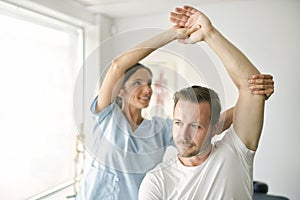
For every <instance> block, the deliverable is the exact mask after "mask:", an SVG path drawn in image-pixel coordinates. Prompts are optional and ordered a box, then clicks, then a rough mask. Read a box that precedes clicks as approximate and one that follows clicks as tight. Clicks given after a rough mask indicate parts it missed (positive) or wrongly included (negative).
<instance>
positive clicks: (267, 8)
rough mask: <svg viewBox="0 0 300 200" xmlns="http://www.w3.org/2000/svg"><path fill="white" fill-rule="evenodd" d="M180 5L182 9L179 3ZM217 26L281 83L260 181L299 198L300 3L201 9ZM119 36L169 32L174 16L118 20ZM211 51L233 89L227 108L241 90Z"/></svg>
mask: <svg viewBox="0 0 300 200" xmlns="http://www.w3.org/2000/svg"><path fill="white" fill-rule="evenodd" d="M179 6H180V5H179ZM196 6H197V7H198V8H199V9H201V10H203V11H204V12H205V13H206V14H207V15H208V16H209V17H210V19H211V20H212V22H213V23H214V25H215V26H216V27H218V29H219V30H220V31H221V32H222V33H223V34H224V35H225V36H226V37H227V38H228V39H229V40H231V41H232V42H233V43H234V44H235V45H236V46H238V47H239V48H240V49H241V50H242V51H243V52H244V53H245V54H246V55H247V56H248V58H249V59H250V60H251V61H252V62H253V63H254V64H255V65H256V66H257V67H258V68H259V69H260V70H261V72H263V73H271V74H272V75H273V76H274V80H275V94H273V96H272V97H271V98H270V99H269V100H268V101H267V104H266V115H265V125H264V129H263V135H262V137H261V141H260V147H259V149H258V151H257V155H256V159H255V166H254V167H255V168H254V179H255V180H260V181H263V182H266V183H268V185H269V193H271V194H280V195H285V196H287V197H289V198H290V199H297V198H298V197H299V196H300V190H299V189H298V185H299V181H298V179H299V177H300V172H299V170H298V169H299V168H300V156H298V150H299V144H298V143H299V142H298V141H300V134H299V133H298V128H297V122H298V120H299V116H298V112H299V111H300V107H299V104H298V103H297V102H296V101H297V99H298V98H299V97H300V93H299V92H300V90H299V89H298V88H297V87H298V84H297V80H298V74H300V68H299V66H300V56H299V47H300V39H299V35H300V23H299V19H300V12H299V10H300V1H296V0H285V1H283V0H281V1H280V0H253V1H246V0H245V1H239V2H237V1H233V2H230V3H218V4H212V5H209V6H208V5H205V6H201V7H200V6H198V5H196ZM114 22H115V23H114V25H115V27H114V30H115V31H116V33H120V32H123V31H129V30H133V29H140V28H147V27H155V28H168V27H169V26H170V23H169V22H168V13H164V14H161V15H156V16H145V17H138V18H122V19H116V20H115V21H114ZM207 53H208V54H209V55H210V56H211V58H212V59H213V62H214V63H215V64H216V65H217V66H218V70H219V72H220V73H221V74H222V79H223V83H224V86H225V87H227V88H228V87H229V89H228V90H227V91H233V92H230V93H227V94H226V98H225V100H226V102H225V106H230V105H232V104H234V102H235V99H236V90H235V88H234V86H233V84H232V83H231V81H230V79H229V78H228V76H227V74H226V73H225V72H224V70H223V68H222V67H221V63H220V61H219V60H218V59H217V58H216V56H215V55H214V54H212V52H211V51H210V50H207Z"/></svg>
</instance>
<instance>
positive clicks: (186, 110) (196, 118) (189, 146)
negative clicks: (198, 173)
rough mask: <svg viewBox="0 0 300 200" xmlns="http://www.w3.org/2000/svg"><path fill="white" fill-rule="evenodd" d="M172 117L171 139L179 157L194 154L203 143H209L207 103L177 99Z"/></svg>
mask: <svg viewBox="0 0 300 200" xmlns="http://www.w3.org/2000/svg"><path fill="white" fill-rule="evenodd" d="M173 118H174V122H173V139H174V142H175V145H176V147H177V150H178V153H179V155H180V156H181V157H192V156H195V155H197V154H198V153H199V152H200V151H201V150H202V149H201V147H202V146H203V145H205V146H206V145H207V143H208V144H210V140H211V136H210V135H211V134H209V130H210V106H209V103H206V102H205V103H192V102H189V101H184V100H179V101H178V103H177V104H176V107H175V109H174V114H173ZM207 137H209V138H207Z"/></svg>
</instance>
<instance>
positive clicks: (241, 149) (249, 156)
mask: <svg viewBox="0 0 300 200" xmlns="http://www.w3.org/2000/svg"><path fill="white" fill-rule="evenodd" d="M226 135H227V137H229V138H230V140H231V141H232V144H233V146H234V148H235V149H236V151H237V152H238V154H239V155H240V156H241V157H244V158H245V159H246V162H247V163H248V164H250V165H251V164H252V163H253V159H254V155H255V151H253V150H251V149H248V148H247V147H246V145H245V144H244V143H243V142H242V140H241V139H240V138H239V136H238V135H237V133H236V132H235V130H234V128H233V126H231V127H230V128H229V130H228V133H226ZM226 135H225V136H226Z"/></svg>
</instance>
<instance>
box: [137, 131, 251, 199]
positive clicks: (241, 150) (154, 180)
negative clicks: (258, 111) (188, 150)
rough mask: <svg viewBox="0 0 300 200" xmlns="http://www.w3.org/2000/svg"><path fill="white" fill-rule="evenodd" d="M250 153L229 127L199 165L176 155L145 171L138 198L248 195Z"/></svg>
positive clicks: (219, 197)
mask: <svg viewBox="0 0 300 200" xmlns="http://www.w3.org/2000/svg"><path fill="white" fill-rule="evenodd" d="M254 155H255V152H254V151H252V150H249V149H248V148H247V147H246V146H245V145H244V144H243V142H242V141H241V140H240V139H239V137H238V136H237V135H236V133H235V131H234V129H233V127H231V128H230V129H229V130H228V132H227V133H226V134H225V136H224V137H223V138H222V139H221V140H220V141H216V142H215V143H214V144H213V148H212V151H211V153H210V155H209V157H208V158H207V160H206V161H205V162H204V163H202V164H201V165H199V166H195V167H187V166H184V165H183V164H182V163H181V162H180V161H179V159H178V157H176V158H175V159H173V160H171V161H169V162H168V163H161V164H159V165H158V166H157V167H156V168H154V169H153V170H151V171H149V172H148V173H147V175H146V176H145V178H144V180H143V182H142V184H141V186H140V190H139V199H140V200H154V199H155V200H156V199H174V200H179V199H180V200H197V199H201V200H204V199H205V200H209V199H211V200H217V199H225V200H229V199H237V200H241V199H243V200H247V199H252V195H253V159H254Z"/></svg>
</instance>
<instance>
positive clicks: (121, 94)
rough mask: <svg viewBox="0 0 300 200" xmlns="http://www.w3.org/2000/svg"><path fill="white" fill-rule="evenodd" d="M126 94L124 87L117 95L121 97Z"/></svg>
mask: <svg viewBox="0 0 300 200" xmlns="http://www.w3.org/2000/svg"><path fill="white" fill-rule="evenodd" d="M123 95H124V89H120V91H119V93H118V94H117V96H119V97H123Z"/></svg>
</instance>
